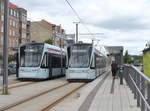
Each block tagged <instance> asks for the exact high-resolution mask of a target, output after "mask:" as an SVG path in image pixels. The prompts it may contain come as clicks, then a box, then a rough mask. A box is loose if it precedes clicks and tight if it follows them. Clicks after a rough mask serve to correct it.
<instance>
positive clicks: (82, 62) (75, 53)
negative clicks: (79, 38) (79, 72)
mask: <svg viewBox="0 0 150 111" xmlns="http://www.w3.org/2000/svg"><path fill="white" fill-rule="evenodd" d="M70 51H71V54H70V59H69V67H72V68H86V67H88V66H89V63H90V57H91V45H76V46H72V47H71V49H70Z"/></svg>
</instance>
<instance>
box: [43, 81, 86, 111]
mask: <svg viewBox="0 0 150 111" xmlns="http://www.w3.org/2000/svg"><path fill="white" fill-rule="evenodd" d="M86 84H87V83H84V84H82V85H80V86H79V87H77V88H75V89H73V90H72V91H70V92H68V93H67V94H65V95H64V96H62V97H60V98H58V99H57V100H55V101H54V102H52V103H50V104H49V105H48V106H46V107H45V108H43V109H42V110H41V111H48V110H50V109H52V108H53V107H54V106H56V105H57V104H59V103H60V102H62V101H63V100H64V99H65V98H67V97H68V96H70V95H71V94H73V93H75V92H76V91H77V90H79V89H80V88H82V87H83V86H85V85H86Z"/></svg>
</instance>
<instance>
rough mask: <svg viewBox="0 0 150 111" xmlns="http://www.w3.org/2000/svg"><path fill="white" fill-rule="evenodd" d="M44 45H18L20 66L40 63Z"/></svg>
mask: <svg viewBox="0 0 150 111" xmlns="http://www.w3.org/2000/svg"><path fill="white" fill-rule="evenodd" d="M43 47H44V45H25V46H22V47H20V66H22V67H37V66H39V64H40V61H41V57H42V52H43Z"/></svg>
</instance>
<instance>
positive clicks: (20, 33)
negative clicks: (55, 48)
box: [0, 0, 29, 54]
mask: <svg viewBox="0 0 150 111" xmlns="http://www.w3.org/2000/svg"><path fill="white" fill-rule="evenodd" d="M3 23H4V3H3V0H0V52H1V53H2V46H3V32H4V27H3ZM28 27H29V26H28ZM25 42H27V10H25V9H24V8H20V7H18V6H16V5H15V4H13V3H9V38H8V44H9V54H13V53H14V52H13V50H12V49H13V48H17V47H18V45H19V44H21V43H25Z"/></svg>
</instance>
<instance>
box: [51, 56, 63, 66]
mask: <svg viewBox="0 0 150 111" xmlns="http://www.w3.org/2000/svg"><path fill="white" fill-rule="evenodd" d="M60 67H61V58H60V57H58V56H57V57H56V56H52V68H60Z"/></svg>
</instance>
